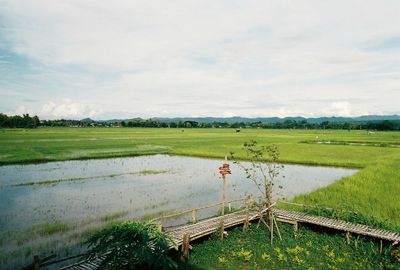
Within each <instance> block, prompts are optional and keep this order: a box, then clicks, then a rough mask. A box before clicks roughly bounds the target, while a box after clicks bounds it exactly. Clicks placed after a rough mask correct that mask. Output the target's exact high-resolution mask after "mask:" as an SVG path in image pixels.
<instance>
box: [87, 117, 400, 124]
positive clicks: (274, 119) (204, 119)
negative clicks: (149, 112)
mask: <svg viewBox="0 0 400 270" xmlns="http://www.w3.org/2000/svg"><path fill="white" fill-rule="evenodd" d="M148 119H151V120H156V121H159V122H164V123H171V122H179V121H181V122H185V121H195V122H199V123H213V122H221V123H228V124H233V123H241V122H243V123H254V122H261V123H282V122H285V121H287V120H294V121H303V120H305V121H307V122H309V123H322V122H326V121H328V122H366V121H383V120H397V121H400V115H364V116H357V117H317V118H305V117H283V118H280V117H256V118H247V117H240V116H234V117H173V118H164V117H153V118H148ZM135 120H144V118H139V117H136V118H130V119H109V120H99V121H95V120H92V119H90V118H85V119H82V120H81V121H83V122H108V123H112V122H121V121H125V122H128V121H135Z"/></svg>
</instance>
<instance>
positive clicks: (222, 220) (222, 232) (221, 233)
mask: <svg viewBox="0 0 400 270" xmlns="http://www.w3.org/2000/svg"><path fill="white" fill-rule="evenodd" d="M220 227H221V231H220V236H219V237H220V239H221V240H224V233H225V228H224V219H223V218H221V223H220Z"/></svg>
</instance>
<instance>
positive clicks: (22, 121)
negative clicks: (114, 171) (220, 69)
mask: <svg viewBox="0 0 400 270" xmlns="http://www.w3.org/2000/svg"><path fill="white" fill-rule="evenodd" d="M38 126H45V127H131V128H132V127H147V128H235V129H237V128H264V129H344V130H356V129H358V130H360V129H364V130H380V131H390V130H400V120H384V121H380V120H376V121H354V122H329V121H324V122H318V123H315V122H308V121H307V120H300V121H296V120H292V119H287V120H285V121H283V122H274V123H263V122H261V121H258V122H247V123H246V122H236V123H226V122H212V123H205V122H197V121H176V122H173V121H170V122H168V121H159V120H154V119H140V118H137V119H132V120H124V121H121V120H110V121H95V120H92V119H90V118H87V119H82V120H68V119H58V120H42V121H40V120H39V117H37V116H36V115H35V116H33V117H31V116H29V114H24V115H22V116H19V115H14V116H7V115H6V114H2V113H0V128H2V127H3V128H35V127H38Z"/></svg>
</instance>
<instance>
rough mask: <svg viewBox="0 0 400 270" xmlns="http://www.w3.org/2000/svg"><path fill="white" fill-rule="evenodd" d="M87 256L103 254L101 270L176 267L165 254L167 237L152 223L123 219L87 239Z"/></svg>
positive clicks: (166, 253) (145, 269) (167, 248)
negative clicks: (123, 220)
mask: <svg viewBox="0 0 400 270" xmlns="http://www.w3.org/2000/svg"><path fill="white" fill-rule="evenodd" d="M88 244H89V248H90V253H89V259H90V258H94V257H97V256H102V255H104V254H106V255H105V256H106V258H105V260H104V261H103V262H102V264H101V269H121V270H123V269H143V270H147V269H160V270H161V269H163V270H167V269H176V268H177V264H176V262H175V261H174V260H173V259H172V258H171V257H169V256H168V251H169V247H168V237H167V236H166V235H165V234H164V233H162V232H161V231H159V230H158V228H157V227H156V225H155V224H153V223H149V222H148V223H140V222H132V221H128V222H123V223H119V224H115V225H114V226H111V227H109V228H105V229H103V230H101V231H99V232H97V233H95V234H94V235H93V236H91V237H90V239H89V240H88Z"/></svg>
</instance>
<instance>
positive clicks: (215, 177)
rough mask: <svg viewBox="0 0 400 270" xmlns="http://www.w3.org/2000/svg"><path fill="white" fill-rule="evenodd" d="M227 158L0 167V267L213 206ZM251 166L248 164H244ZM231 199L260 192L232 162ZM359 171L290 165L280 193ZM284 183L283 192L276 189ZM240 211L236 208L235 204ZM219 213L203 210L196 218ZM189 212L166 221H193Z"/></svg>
mask: <svg viewBox="0 0 400 270" xmlns="http://www.w3.org/2000/svg"><path fill="white" fill-rule="evenodd" d="M222 163H223V161H222V160H215V159H203V158H193V157H180V156H168V155H153V156H141V157H132V158H112V159H98V160H80V161H63V162H51V163H44V164H35V165H15V166H2V167H0V269H14V268H16V267H20V266H23V265H24V264H26V263H29V262H30V261H31V258H32V256H33V255H34V254H43V255H48V254H49V253H51V252H54V253H57V254H58V255H62V256H65V255H68V254H74V253H76V252H79V251H82V250H84V247H80V245H79V243H81V242H82V240H84V239H85V237H86V236H87V235H88V234H90V233H91V232H92V231H93V230H94V229H96V228H99V227H101V226H104V225H106V224H109V223H112V222H115V221H119V220H127V219H147V218H150V217H155V216H159V215H162V214H169V213H172V212H174V211H179V210H183V209H188V208H195V207H199V206H203V205H209V204H212V203H216V202H218V201H219V200H220V198H221V187H222V181H221V179H220V175H219V174H218V167H219V166H220V165H221V164H222ZM245 165H246V164H245ZM231 168H232V175H228V177H227V183H228V188H227V200H233V199H237V198H242V197H244V195H245V193H249V192H251V193H254V194H255V195H258V194H257V189H256V188H255V186H254V185H253V184H252V183H251V182H250V181H249V180H248V179H246V178H245V175H244V173H243V171H242V170H241V169H239V168H238V167H237V166H236V165H234V164H231ZM355 172H356V170H351V169H341V168H329V167H309V166H300V165H285V166H284V169H282V170H281V173H280V176H279V177H278V179H277V182H276V185H275V187H276V193H275V196H276V197H277V198H278V197H284V198H288V199H290V198H291V197H293V196H294V195H297V194H301V193H307V192H310V191H312V190H315V189H317V188H319V187H324V186H327V185H329V184H330V183H332V182H334V181H335V180H337V179H340V178H342V177H344V176H348V175H352V174H354V173H355ZM279 186H282V188H281V189H280V188H278V187H279ZM234 206H236V207H238V206H239V205H238V204H236V205H234ZM217 212H218V208H212V209H206V210H202V211H199V212H198V217H197V218H198V219H201V218H206V217H209V216H212V215H215V214H216V213H217ZM189 220H190V214H189V215H187V216H182V217H181V218H179V219H172V220H165V221H164V225H165V226H168V225H176V224H178V223H184V222H188V221H189Z"/></svg>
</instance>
